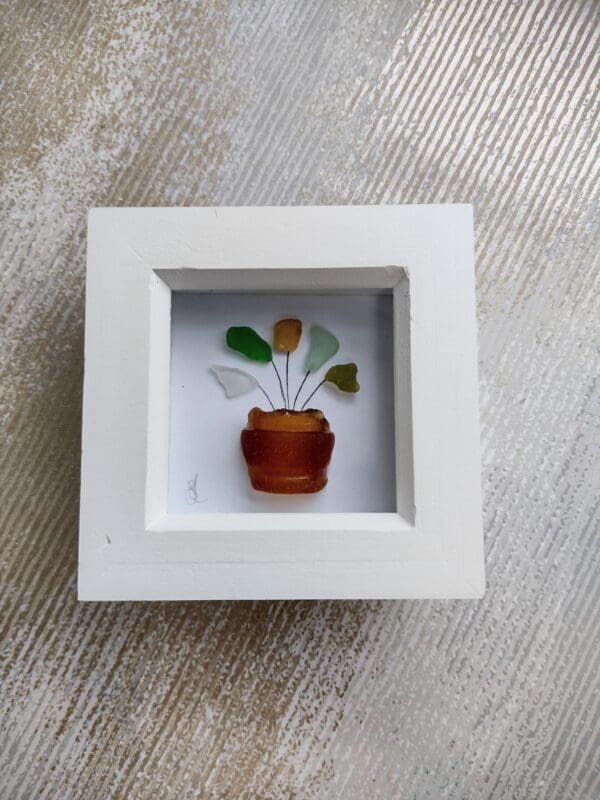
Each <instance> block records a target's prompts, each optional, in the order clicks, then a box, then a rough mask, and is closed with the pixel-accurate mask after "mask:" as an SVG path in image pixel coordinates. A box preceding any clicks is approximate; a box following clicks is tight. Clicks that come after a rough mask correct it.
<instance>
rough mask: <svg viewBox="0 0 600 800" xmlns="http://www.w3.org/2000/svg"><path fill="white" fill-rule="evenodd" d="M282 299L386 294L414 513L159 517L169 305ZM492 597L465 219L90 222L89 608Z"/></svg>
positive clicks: (185, 213)
mask: <svg viewBox="0 0 600 800" xmlns="http://www.w3.org/2000/svg"><path fill="white" fill-rule="evenodd" d="M275 289H276V290H277V291H279V292H288V291H289V292H294V291H307V290H310V291H318V292H324V291H329V290H331V291H341V290H361V291H381V290H391V291H392V292H393V296H394V306H395V310H396V313H395V315H394V316H395V331H394V337H395V342H394V344H395V350H394V352H395V362H396V363H395V369H396V370H399V369H409V370H410V390H409V391H403V390H402V387H401V386H400V383H399V382H396V396H395V404H396V408H397V409H399V408H404V409H406V408H409V409H410V413H409V414H406V413H404V414H402V415H400V414H396V431H395V436H396V453H397V464H398V465H399V468H400V467H401V469H402V473H401V474H402V480H400V478H399V475H400V472H399V470H397V472H398V476H397V487H398V488H397V491H398V492H399V493H404V495H403V496H402V498H401V500H402V502H401V503H400V502H399V507H403V508H405V507H406V505H407V504H406V499H407V498H406V494H405V493H406V492H410V496H411V497H410V499H411V500H413V499H414V504H413V503H411V504H410V505H411V507H413V506H414V514H404V515H401V514H399V513H327V514H314V513H312V514H297V513H277V514H263V513H248V514H241V513H212V514H202V513H198V514H196V513H193V514H177V515H175V514H169V513H167V474H168V442H169V382H170V333H171V328H170V315H171V293H172V292H173V291H237V292H240V291H246V290H252V291H257V290H260V291H272V290H275ZM407 304H408V306H409V313H401V312H406V311H407ZM404 320H406V321H408V320H410V322H409V325H408V324H405V323H404V322H403V321H404ZM407 453H408V454H409V455H410V456H411V458H409V459H407V458H406V455H407ZM407 463H408V464H411V465H412V468H413V474H412V475H409V476H407V474H406V469H407V467H406V465H407ZM484 583H485V579H484V566H483V536H482V521H481V491H480V457H479V417H478V386H477V341H476V316H475V291H474V274H473V220H472V209H471V207H470V206H468V205H439V206H345V207H327V206H323V207H275V208H271V207H258V208H100V209H93V210H92V211H91V212H90V216H89V227H88V267H87V290H86V334H85V382H84V406H83V454H82V478H81V518H80V537H79V598H80V599H82V600H208V599H244V598H253V599H267V598H281V599H283V598H474V597H480V596H481V595H482V593H483V591H484Z"/></svg>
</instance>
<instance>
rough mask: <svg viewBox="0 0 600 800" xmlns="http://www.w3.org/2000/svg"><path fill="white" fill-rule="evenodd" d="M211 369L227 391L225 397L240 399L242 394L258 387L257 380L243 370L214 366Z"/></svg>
mask: <svg viewBox="0 0 600 800" xmlns="http://www.w3.org/2000/svg"><path fill="white" fill-rule="evenodd" d="M210 369H211V372H213V373H214V374H215V376H216V378H217V380H218V381H219V383H220V384H221V386H222V387H223V389H225V397H239V396H240V395H241V394H247V393H248V392H251V391H252V390H253V389H256V387H257V386H258V381H257V380H256V378H253V377H252V375H249V374H248V373H247V372H244V370H242V369H236V368H235V367H220V366H217V365H215V366H212V367H211V368H210Z"/></svg>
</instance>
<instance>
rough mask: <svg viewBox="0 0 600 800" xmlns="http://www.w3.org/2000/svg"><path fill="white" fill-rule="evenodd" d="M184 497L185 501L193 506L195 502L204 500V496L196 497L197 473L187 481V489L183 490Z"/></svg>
mask: <svg viewBox="0 0 600 800" xmlns="http://www.w3.org/2000/svg"><path fill="white" fill-rule="evenodd" d="M185 499H186V502H187V503H188V504H189V505H190V506H193V505H194V504H195V503H204V502H206V498H204V499H202V500H201V499H200V498H199V497H198V473H196V474H195V475H194V477H193V478H192V479H191V480H189V481H188V482H187V489H186V491H185Z"/></svg>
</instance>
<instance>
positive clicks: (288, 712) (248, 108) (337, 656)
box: [0, 0, 600, 800]
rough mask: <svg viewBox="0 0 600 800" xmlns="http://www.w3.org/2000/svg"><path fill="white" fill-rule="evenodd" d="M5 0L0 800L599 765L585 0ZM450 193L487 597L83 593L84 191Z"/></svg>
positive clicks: (541, 791) (595, 400) (599, 784)
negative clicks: (479, 467) (455, 210)
mask: <svg viewBox="0 0 600 800" xmlns="http://www.w3.org/2000/svg"><path fill="white" fill-rule="evenodd" d="M1 14H2V17H3V28H2V30H3V44H2V46H1V47H0V70H1V77H2V82H3V87H2V91H1V97H0V102H1V103H2V113H1V114H0V128H1V130H0V141H1V158H0V170H1V173H2V177H1V188H0V192H1V203H2V209H3V213H2V226H1V228H2V229H1V234H0V237H1V239H0V243H1V252H2V273H1V293H0V321H1V325H0V331H1V336H2V347H1V353H0V379H1V411H0V413H1V417H0V423H1V426H2V428H1V431H2V435H1V453H0V470H1V478H0V519H1V522H0V532H1V537H2V538H1V549H0V569H1V582H2V592H1V601H0V602H1V610H0V628H1V630H2V633H1V637H2V662H1V665H0V667H1V673H0V679H1V688H0V691H1V711H0V796H1V797H2V798H3V800H18V799H20V800H42V798H60V800H71V799H73V800H75V798H93V799H94V800H95V798H115V799H117V798H118V799H120V798H132V799H135V800H138V799H142V798H144V799H146V798H148V799H150V798H153V799H154V798H211V799H214V800H216V799H217V798H219V799H221V798H266V799H269V798H273V799H275V798H284V797H285V798H302V799H303V800H312V799H313V798H369V799H373V800H379V799H380V798H381V799H383V798H385V799H386V800H387V799H388V798H416V799H417V800H421V799H422V798H432V800H438V798H453V799H454V798H468V800H480V799H481V798H527V799H528V800H529V799H530V798H556V800H570V798H577V800H594V799H595V798H597V797H599V796H600V776H599V773H598V755H599V753H598V748H599V737H598V724H599V723H598V719H599V691H598V670H599V646H600V642H599V637H600V628H599V625H598V608H599V607H598V594H599V589H600V585H599V578H598V566H599V564H598V562H599V553H600V538H599V528H600V513H599V506H598V496H599V484H600V475H599V463H600V458H599V455H600V452H599V451H600V447H599V436H598V420H599V415H600V403H599V392H598V383H597V375H598V366H599V362H598V344H599V337H598V320H599V318H600V307H599V306H600V303H599V288H600V287H599V283H600V277H599V263H598V262H599V259H598V252H599V244H600V225H599V210H598V155H599V152H598V112H599V93H598V81H599V55H600V46H599V41H598V40H599V38H600V5H599V4H598V2H596V1H595V0H587V1H586V0H567V1H566V2H562V0H523V1H522V2H510V1H509V0H428V1H425V2H421V0H412V2H410V1H409V0H396V2H394V1H393V0H392V1H390V0H369V2H354V1H353V0H347V2H339V3H338V2H327V1H325V0H323V1H322V2H290V0H274V2H260V3H253V2H186V3H161V2H160V0H139V2H119V1H118V0H105V2H96V3H86V2H79V1H77V0H61V1H60V2H41V1H40V2H25V0H16V1H15V2H12V3H4V4H2V8H1ZM463 201H467V202H473V203H474V204H475V208H476V225H477V253H476V256H477V291H478V317H479V326H480V344H479V347H480V383H481V394H480V397H481V412H482V423H481V425H482V427H481V436H482V448H483V489H484V514H485V535H486V558H487V570H488V580H489V587H488V592H487V595H486V597H485V599H484V600H483V601H482V602H450V603H441V602H381V603H376V602H369V603H366V602H365V603H361V602H352V603H332V602H327V603H255V604H252V603H214V604H178V603H173V604H165V605H160V604H143V603H141V604H137V605H135V604H125V603H124V604H89V605H79V604H77V602H76V600H75V565H76V558H77V553H76V536H77V512H78V488H79V487H78V477H79V437H80V408H81V381H82V369H83V365H82V335H83V290H84V264H85V223H86V211H87V209H88V208H89V207H91V206H100V205H203V204H269V203H271V204H302V203H383V202H386V203H394V202H402V203H418V202H463Z"/></svg>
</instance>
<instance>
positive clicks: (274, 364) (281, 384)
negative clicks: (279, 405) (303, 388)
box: [271, 359, 286, 408]
mask: <svg viewBox="0 0 600 800" xmlns="http://www.w3.org/2000/svg"><path fill="white" fill-rule="evenodd" d="M271 364H273V369H274V370H275V373H276V375H277V380H278V381H279V389H280V390H281V396H282V398H283V407H284V408H286V402H285V394H284V392H283V383H282V382H281V375H280V374H279V370H278V369H277V364H276V363H275V362H274V361H273V359H271Z"/></svg>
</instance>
